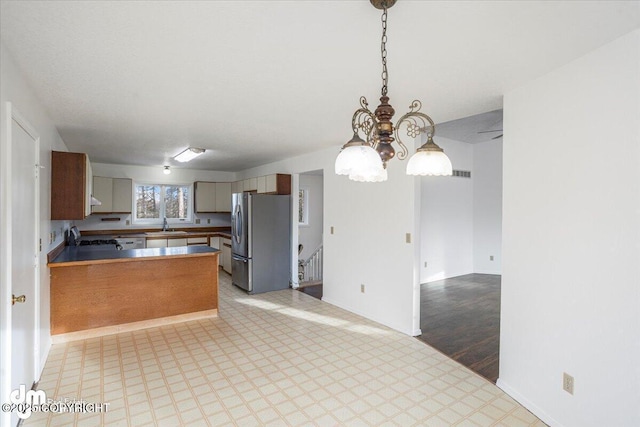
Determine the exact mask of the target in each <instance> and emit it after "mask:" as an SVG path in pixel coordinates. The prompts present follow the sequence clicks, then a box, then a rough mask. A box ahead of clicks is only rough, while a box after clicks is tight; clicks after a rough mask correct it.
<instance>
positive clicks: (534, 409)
mask: <svg viewBox="0 0 640 427" xmlns="http://www.w3.org/2000/svg"><path fill="white" fill-rule="evenodd" d="M496 385H497V386H498V388H500V389H501V390H502V391H504V392H505V393H507V394H508V395H509V396H511V397H512V398H513V399H515V400H516V401H517V402H518V403H520V404H521V405H522V406H524V407H525V408H527V409H528V410H529V411H530V412H531V413H532V414H533V415H535V416H536V417H538V418H540V419H541V420H542V422H544V423H545V424H547V425H550V426H553V427H563V426H562V424H560V423H559V422H558V421H556V420H555V419H553V417H552V416H550V415H549V414H547V413H546V412H545V411H544V410H542V408H540V407H539V406H538V405H536V404H534V403H533V402H531V401H530V400H529V399H527V398H526V397H524V396H523V395H522V394H520V393H519V392H518V391H517V390H516V389H514V388H513V387H511V386H510V385H509V384H507V383H505V382H504V381H503V380H502V379H500V378H498V381H497V382H496Z"/></svg>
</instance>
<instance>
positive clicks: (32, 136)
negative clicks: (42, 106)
mask: <svg viewBox="0 0 640 427" xmlns="http://www.w3.org/2000/svg"><path fill="white" fill-rule="evenodd" d="M7 110H8V111H9V112H10V113H9V114H8V116H10V117H11V119H10V121H9V123H8V125H9V126H10V129H9V138H8V141H7V142H8V144H7V145H8V147H7V150H6V151H4V152H3V154H4V155H3V158H2V167H3V168H5V167H6V168H7V169H8V171H6V172H7V173H5V174H4V175H3V181H4V180H5V179H6V182H7V184H8V186H7V187H5V189H7V193H8V194H6V195H5V196H4V198H3V204H4V205H5V206H3V208H2V213H3V215H5V214H6V216H7V220H6V222H3V228H4V229H3V231H6V230H8V233H6V234H5V236H7V237H8V238H7V239H6V242H5V244H4V245H3V247H2V252H3V253H5V256H6V258H8V259H9V260H10V261H9V262H7V263H6V264H5V265H4V267H5V268H8V270H9V271H6V272H3V278H7V279H9V280H8V282H9V283H8V287H9V292H6V291H7V290H6V289H3V292H2V295H3V296H5V295H7V296H8V295H11V296H15V297H21V296H23V295H24V302H16V303H15V304H12V301H11V298H7V299H5V298H3V301H2V302H1V304H2V308H3V310H4V309H5V308H7V309H8V311H9V312H10V316H6V317H5V316H3V319H2V323H4V324H3V325H2V331H3V335H5V338H4V339H3V340H2V347H3V349H2V358H3V359H5V360H4V361H3V364H2V365H3V366H2V370H3V373H6V374H8V375H7V377H8V378H6V377H5V381H6V383H4V381H3V384H2V388H3V390H2V391H3V393H2V394H3V402H2V403H6V402H8V399H7V395H6V394H5V393H6V391H7V388H8V390H9V391H10V390H16V389H18V387H19V385H21V384H24V385H25V386H26V388H27V389H30V388H31V386H32V385H33V383H34V382H35V381H36V380H37V377H38V376H39V372H40V366H39V365H40V363H39V352H40V349H39V341H40V340H39V336H38V334H37V324H38V322H39V318H38V313H39V311H40V310H39V304H40V301H39V286H38V285H39V260H38V259H39V203H38V198H39V191H38V189H39V185H38V168H39V139H38V136H37V135H36V133H35V131H34V130H33V129H32V128H31V126H30V125H29V124H28V123H27V122H26V121H25V120H24V119H23V118H22V117H21V116H20V115H19V114H18V113H17V112H16V111H15V110H13V111H12V109H11V105H10V104H8V108H7ZM7 118H9V117H7ZM7 161H9V162H7ZM3 234H4V233H3ZM9 236H10V237H9ZM19 300H22V298H19ZM7 323H8V324H7ZM7 329H8V331H9V333H6V334H5V333H4V332H5V331H6V330H7ZM7 349H8V350H7ZM9 353H10V355H9ZM7 362H8V363H7ZM7 365H8V366H7ZM0 421H2V422H0V424H3V425H5V424H4V422H5V421H7V420H6V419H2V420H0ZM17 421H18V418H17V417H16V414H15V413H12V414H11V421H10V423H11V425H16V424H17Z"/></svg>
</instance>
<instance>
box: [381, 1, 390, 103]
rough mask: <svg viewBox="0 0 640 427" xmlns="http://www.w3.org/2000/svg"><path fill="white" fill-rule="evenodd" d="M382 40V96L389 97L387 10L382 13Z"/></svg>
mask: <svg viewBox="0 0 640 427" xmlns="http://www.w3.org/2000/svg"><path fill="white" fill-rule="evenodd" d="M381 19H382V40H381V43H380V53H381V55H382V96H387V85H388V83H389V73H388V71H387V8H386V7H385V8H384V9H383V12H382V18H381Z"/></svg>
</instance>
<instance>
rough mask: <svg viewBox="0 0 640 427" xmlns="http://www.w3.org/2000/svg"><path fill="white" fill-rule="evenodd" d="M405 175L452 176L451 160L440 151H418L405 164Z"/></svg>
mask: <svg viewBox="0 0 640 427" xmlns="http://www.w3.org/2000/svg"><path fill="white" fill-rule="evenodd" d="M407 175H423V176H424V175H436V176H450V175H453V166H451V160H449V157H447V155H446V154H444V153H443V152H442V151H418V152H416V153H415V154H414V155H413V156H411V158H410V159H409V163H407Z"/></svg>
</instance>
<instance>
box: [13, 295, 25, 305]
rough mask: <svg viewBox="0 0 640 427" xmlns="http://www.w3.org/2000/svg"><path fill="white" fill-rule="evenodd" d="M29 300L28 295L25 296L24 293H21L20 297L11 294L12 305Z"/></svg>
mask: <svg viewBox="0 0 640 427" xmlns="http://www.w3.org/2000/svg"><path fill="white" fill-rule="evenodd" d="M26 300H27V297H25V296H24V295H20V296H19V297H17V296H15V295H13V294H12V295H11V305H14V304H15V303H17V302H25V301H26Z"/></svg>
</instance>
